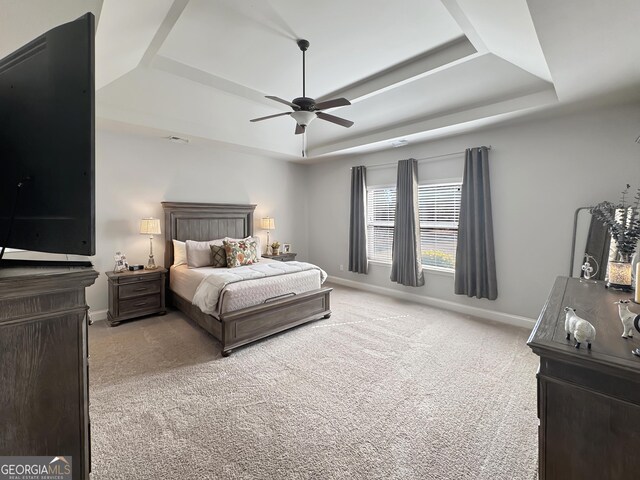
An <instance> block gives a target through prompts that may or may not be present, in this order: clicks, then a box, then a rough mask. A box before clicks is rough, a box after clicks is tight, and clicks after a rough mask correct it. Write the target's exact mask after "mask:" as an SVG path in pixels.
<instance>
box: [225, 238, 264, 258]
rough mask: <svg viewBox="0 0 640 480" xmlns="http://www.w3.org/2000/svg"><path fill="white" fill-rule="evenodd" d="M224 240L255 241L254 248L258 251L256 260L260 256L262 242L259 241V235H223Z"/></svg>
mask: <svg viewBox="0 0 640 480" xmlns="http://www.w3.org/2000/svg"><path fill="white" fill-rule="evenodd" d="M224 240H226V241H227V242H242V241H243V240H244V241H252V242H256V250H257V251H258V260H260V259H261V258H262V242H260V237H255V236H254V237H247V238H231V237H225V238H224Z"/></svg>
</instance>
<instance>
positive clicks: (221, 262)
mask: <svg viewBox="0 0 640 480" xmlns="http://www.w3.org/2000/svg"><path fill="white" fill-rule="evenodd" d="M210 248H211V258H212V260H213V263H212V266H213V267H214V268H219V267H226V266H227V252H226V251H225V249H224V247H223V246H220V245H210Z"/></svg>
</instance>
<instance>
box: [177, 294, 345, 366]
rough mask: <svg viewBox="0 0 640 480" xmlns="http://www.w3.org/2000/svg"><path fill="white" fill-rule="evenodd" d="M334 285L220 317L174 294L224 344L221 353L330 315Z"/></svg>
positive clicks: (184, 310)
mask: <svg viewBox="0 0 640 480" xmlns="http://www.w3.org/2000/svg"><path fill="white" fill-rule="evenodd" d="M332 290H333V289H332V288H320V289H318V290H312V291H310V292H305V293H301V294H298V295H294V296H290V297H285V298H279V299H275V300H273V301H267V302H266V303H263V304H261V305H256V306H254V307H248V308H243V309H241V310H236V311H234V312H227V313H225V314H223V315H222V316H221V318H220V319H219V320H218V319H217V318H215V317H213V316H211V315H207V314H205V313H203V312H202V311H201V310H200V309H199V308H198V307H196V306H195V305H193V304H191V302H189V301H188V300H186V299H184V298H182V297H181V296H179V295H177V294H175V293H172V300H173V304H174V305H175V306H176V307H178V308H179V309H180V310H181V311H183V312H184V313H185V314H186V315H187V316H189V317H190V318H191V319H193V320H194V321H195V322H196V323H197V324H198V325H200V326H201V327H202V328H204V329H205V330H206V331H207V332H209V333H210V334H211V335H213V336H214V337H215V338H217V339H218V340H219V341H220V343H221V344H222V355H224V356H227V355H229V354H230V353H231V351H232V350H233V349H234V348H237V347H240V346H242V345H247V344H249V343H251V342H255V341H256V340H260V339H262V338H265V337H268V336H269V335H273V334H275V333H279V332H282V331H284V330H287V329H289V328H293V327H295V326H297V325H302V324H303V323H307V322H311V321H313V320H318V319H320V318H328V317H329V316H330V315H331V301H330V295H331V291H332Z"/></svg>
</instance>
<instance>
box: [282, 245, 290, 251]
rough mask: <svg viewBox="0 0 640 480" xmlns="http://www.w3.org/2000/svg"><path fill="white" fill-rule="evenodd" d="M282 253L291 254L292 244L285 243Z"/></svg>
mask: <svg viewBox="0 0 640 480" xmlns="http://www.w3.org/2000/svg"><path fill="white" fill-rule="evenodd" d="M282 253H291V244H290V243H283V244H282Z"/></svg>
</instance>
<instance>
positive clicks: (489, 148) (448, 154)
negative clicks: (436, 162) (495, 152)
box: [350, 145, 491, 169]
mask: <svg viewBox="0 0 640 480" xmlns="http://www.w3.org/2000/svg"><path fill="white" fill-rule="evenodd" d="M486 148H487V150H491V145H489V146H488V147H486ZM465 152H466V150H463V151H461V152H451V153H442V154H440V155H432V156H430V157H424V158H416V160H417V161H418V162H423V161H425V160H433V159H434V158H442V157H451V156H452V155H462V154H463V153H465ZM391 165H393V166H397V165H398V162H389V163H377V164H375V165H365V167H367V169H370V168H379V167H390V166H391ZM352 168H353V167H350V169H352Z"/></svg>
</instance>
